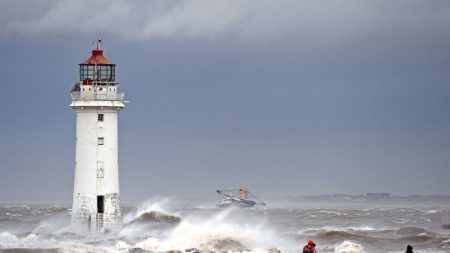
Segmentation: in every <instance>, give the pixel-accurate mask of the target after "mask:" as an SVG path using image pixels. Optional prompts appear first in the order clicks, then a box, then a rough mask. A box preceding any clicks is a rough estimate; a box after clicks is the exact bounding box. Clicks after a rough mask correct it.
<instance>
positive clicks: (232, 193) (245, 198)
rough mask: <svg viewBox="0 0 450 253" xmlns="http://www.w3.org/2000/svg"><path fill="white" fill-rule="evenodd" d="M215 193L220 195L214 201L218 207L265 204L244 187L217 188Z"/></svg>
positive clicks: (244, 206)
mask: <svg viewBox="0 0 450 253" xmlns="http://www.w3.org/2000/svg"><path fill="white" fill-rule="evenodd" d="M217 194H219V195H220V196H221V199H220V200H218V201H217V203H216V205H217V206H218V207H229V206H236V207H243V208H246V207H254V206H257V205H260V206H265V205H266V203H264V202H263V201H262V200H261V199H260V198H258V197H257V196H256V195H255V194H253V193H251V192H250V191H249V190H248V189H247V188H244V187H241V188H239V189H225V190H217Z"/></svg>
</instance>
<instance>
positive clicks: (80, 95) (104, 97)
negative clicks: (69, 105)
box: [70, 91, 125, 101]
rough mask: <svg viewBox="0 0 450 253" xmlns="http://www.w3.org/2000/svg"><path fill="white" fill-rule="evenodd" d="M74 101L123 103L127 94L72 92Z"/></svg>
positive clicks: (118, 92)
mask: <svg viewBox="0 0 450 253" xmlns="http://www.w3.org/2000/svg"><path fill="white" fill-rule="evenodd" d="M70 96H71V98H72V100H73V101H123V98H124V96H125V93H123V92H120V91H113V92H111V91H83V92H81V91H72V92H71V93H70Z"/></svg>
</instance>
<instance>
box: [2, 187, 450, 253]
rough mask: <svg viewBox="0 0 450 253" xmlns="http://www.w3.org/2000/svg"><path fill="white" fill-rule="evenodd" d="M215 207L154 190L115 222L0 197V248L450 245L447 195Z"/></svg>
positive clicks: (134, 250) (390, 248) (348, 249)
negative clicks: (78, 221)
mask: <svg viewBox="0 0 450 253" xmlns="http://www.w3.org/2000/svg"><path fill="white" fill-rule="evenodd" d="M265 201H266V205H265V206H257V207H253V208H236V207H228V208H218V207H216V205H215V203H214V201H212V200H211V201H210V200H186V199H179V198H178V199H177V198H166V197H158V198H152V199H149V200H146V201H144V202H142V203H135V204H124V205H123V206H122V212H123V224H122V225H121V226H117V227H113V228H107V229H100V230H96V229H95V228H92V229H91V230H88V229H87V228H86V226H80V225H73V224H71V223H70V211H71V210H70V204H54V203H52V204H48V203H46V204H36V203H35V204H26V203H24V204H17V203H16V204H8V203H0V252H11V253H12V252H16V253H19V252H27V253H28V252H29V253H31V252H33V253H47V252H48V253H56V252H129V253H145V252H191V253H194V252H271V253H274V252H287V253H294V252H302V248H303V246H304V245H305V244H306V243H307V241H308V240H313V241H314V242H315V243H316V250H317V252H318V253H322V252H336V253H361V252H373V253H378V252H405V250H406V246H407V245H411V246H413V247H414V252H423V253H424V252H450V225H449V224H450V198H449V197H445V196H443V197H439V196H438V197H436V196H434V197H430V196H412V197H397V198H394V197H388V198H380V199H367V198H353V197H349V196H342V195H330V196H316V197H290V198H273V199H267V200H265Z"/></svg>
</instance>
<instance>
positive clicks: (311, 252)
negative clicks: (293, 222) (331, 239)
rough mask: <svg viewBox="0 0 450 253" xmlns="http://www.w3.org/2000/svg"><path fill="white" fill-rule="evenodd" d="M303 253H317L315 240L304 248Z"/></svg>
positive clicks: (310, 241)
mask: <svg viewBox="0 0 450 253" xmlns="http://www.w3.org/2000/svg"><path fill="white" fill-rule="evenodd" d="M303 253H316V244H315V243H314V242H313V240H309V241H308V244H306V245H305V247H303Z"/></svg>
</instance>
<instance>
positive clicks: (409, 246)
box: [405, 245, 414, 253]
mask: <svg viewBox="0 0 450 253" xmlns="http://www.w3.org/2000/svg"><path fill="white" fill-rule="evenodd" d="M412 250H413V247H412V246H411V245H408V246H406V252H405V253H414V252H413V251H412Z"/></svg>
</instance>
